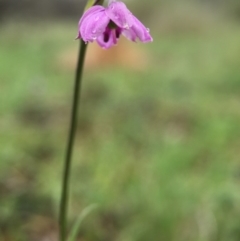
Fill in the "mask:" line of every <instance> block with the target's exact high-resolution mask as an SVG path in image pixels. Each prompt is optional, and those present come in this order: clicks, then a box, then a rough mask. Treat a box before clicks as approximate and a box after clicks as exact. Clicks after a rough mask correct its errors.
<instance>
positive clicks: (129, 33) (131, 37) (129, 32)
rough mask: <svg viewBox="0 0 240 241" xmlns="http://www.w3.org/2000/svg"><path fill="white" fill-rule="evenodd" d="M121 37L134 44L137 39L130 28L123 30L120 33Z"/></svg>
mask: <svg viewBox="0 0 240 241" xmlns="http://www.w3.org/2000/svg"><path fill="white" fill-rule="evenodd" d="M122 35H123V36H124V37H125V38H127V39H129V40H131V41H133V42H136V39H137V35H136V33H135V32H134V31H133V30H132V29H131V28H130V29H125V30H123V31H122Z"/></svg>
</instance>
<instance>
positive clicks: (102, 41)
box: [97, 28, 118, 49]
mask: <svg viewBox="0 0 240 241" xmlns="http://www.w3.org/2000/svg"><path fill="white" fill-rule="evenodd" d="M116 34H117V32H116V31H115V29H109V28H108V29H107V30H106V31H105V32H104V33H103V34H102V35H101V36H99V37H98V38H97V43H98V44H99V45H100V46H101V47H102V48H104V49H108V48H110V47H112V46H114V45H116V44H117V41H118V36H117V35H116Z"/></svg>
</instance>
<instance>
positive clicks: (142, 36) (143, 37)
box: [131, 16, 153, 43]
mask: <svg viewBox="0 0 240 241" xmlns="http://www.w3.org/2000/svg"><path fill="white" fill-rule="evenodd" d="M133 20H134V24H133V25H132V27H131V32H133V33H135V35H136V36H137V37H138V38H139V40H140V41H141V42H143V43H146V42H151V41H153V39H152V36H151V35H150V33H149V29H147V28H146V27H145V26H144V25H143V24H142V23H141V22H140V21H139V20H138V19H137V18H136V17H134V16H133ZM133 33H132V35H133Z"/></svg>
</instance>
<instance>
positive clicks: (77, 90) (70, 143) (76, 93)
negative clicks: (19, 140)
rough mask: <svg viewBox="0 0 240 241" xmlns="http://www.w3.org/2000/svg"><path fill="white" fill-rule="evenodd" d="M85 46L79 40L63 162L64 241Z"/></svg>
mask: <svg viewBox="0 0 240 241" xmlns="http://www.w3.org/2000/svg"><path fill="white" fill-rule="evenodd" d="M86 49H87V45H86V44H85V43H84V41H82V40H81V43H80V47H79V54H78V63H77V69H76V75H75V85H74V90H73V91H74V95H73V102H72V112H71V124H70V129H69V136H68V143H67V149H66V156H65V162H64V172H63V182H62V191H61V192H62V193H61V203H60V214H59V228H60V230H59V240H60V241H66V238H67V213H68V199H69V179H70V169H71V160H72V150H73V145H74V137H75V133H76V128H77V116H78V104H79V98H80V91H81V80H82V72H83V65H84V58H85V53H86Z"/></svg>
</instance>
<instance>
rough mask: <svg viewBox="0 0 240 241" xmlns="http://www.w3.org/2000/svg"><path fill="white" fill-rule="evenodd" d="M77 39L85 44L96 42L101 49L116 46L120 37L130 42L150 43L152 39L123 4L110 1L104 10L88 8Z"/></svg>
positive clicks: (96, 6)
mask: <svg viewBox="0 0 240 241" xmlns="http://www.w3.org/2000/svg"><path fill="white" fill-rule="evenodd" d="M78 28H79V32H78V36H77V38H81V39H83V40H84V41H85V42H86V43H88V42H93V41H95V40H96V41H97V43H98V44H99V45H100V46H101V47H102V48H105V49H107V48H110V47H112V46H113V45H116V44H117V42H118V39H119V37H120V36H121V35H123V36H125V37H126V38H127V39H129V40H131V41H134V42H135V41H136V40H137V39H139V40H140V41H141V42H144V43H146V42H150V41H152V37H151V35H150V33H149V29H147V28H146V27H145V26H144V25H143V24H142V23H141V22H140V21H139V20H138V19H137V18H136V17H135V16H134V15H133V14H132V13H131V12H130V11H129V10H128V8H127V7H126V5H125V4H124V3H123V2H120V1H117V0H110V1H109V4H108V6H107V7H106V8H105V7H103V6H100V5H95V6H93V7H91V8H89V9H88V10H87V11H86V12H85V13H84V14H83V16H82V18H81V19H80V21H79V24H78Z"/></svg>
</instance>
